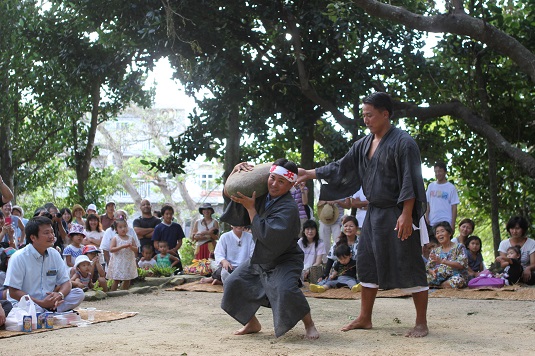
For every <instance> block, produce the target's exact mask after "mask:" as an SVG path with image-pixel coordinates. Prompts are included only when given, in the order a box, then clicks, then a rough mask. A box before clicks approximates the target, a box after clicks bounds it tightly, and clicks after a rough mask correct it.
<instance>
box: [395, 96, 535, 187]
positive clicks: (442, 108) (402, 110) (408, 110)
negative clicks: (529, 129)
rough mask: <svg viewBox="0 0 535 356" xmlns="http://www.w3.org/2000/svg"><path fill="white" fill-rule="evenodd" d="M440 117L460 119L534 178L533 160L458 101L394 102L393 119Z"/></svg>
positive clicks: (534, 167)
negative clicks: (435, 102)
mask: <svg viewBox="0 0 535 356" xmlns="http://www.w3.org/2000/svg"><path fill="white" fill-rule="evenodd" d="M441 116H452V117H456V118H460V119H462V120H463V121H464V122H465V123H466V124H467V125H468V127H470V129H472V131H474V132H475V133H477V134H479V135H480V136H481V137H484V138H486V139H487V140H488V141H489V142H490V143H491V144H492V145H493V146H494V147H496V149H498V150H499V151H501V152H503V153H505V154H506V155H507V156H508V157H509V158H511V159H512V160H513V161H514V162H516V163H517V164H518V165H519V166H520V167H521V168H522V169H523V170H524V171H525V172H526V173H527V174H528V175H529V176H530V177H532V178H535V158H533V157H532V156H531V155H530V154H528V153H526V152H524V151H522V150H521V149H519V148H517V147H515V146H513V145H512V144H511V143H509V141H507V140H506V139H505V138H504V137H503V136H502V135H501V134H500V133H499V132H498V131H497V130H496V129H495V128H494V127H492V126H490V125H489V124H488V123H487V121H486V120H485V119H483V118H482V117H480V116H478V115H476V114H474V113H473V112H472V110H471V109H470V108H468V107H466V106H464V105H463V104H462V103H461V102H459V101H453V102H450V103H443V104H438V105H431V106H429V107H418V106H417V105H415V104H412V103H401V102H396V103H395V105H394V115H393V118H394V119H395V118H400V117H414V118H418V119H430V118H437V117H441Z"/></svg>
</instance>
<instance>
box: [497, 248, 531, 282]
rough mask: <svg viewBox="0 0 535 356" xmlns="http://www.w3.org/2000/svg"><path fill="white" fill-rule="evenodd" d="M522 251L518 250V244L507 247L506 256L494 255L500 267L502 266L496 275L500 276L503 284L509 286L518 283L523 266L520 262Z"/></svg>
mask: <svg viewBox="0 0 535 356" xmlns="http://www.w3.org/2000/svg"><path fill="white" fill-rule="evenodd" d="M521 254H522V252H521V251H520V246H518V245H517V246H511V247H509V248H508V249H507V255H506V257H502V256H498V257H496V262H498V263H499V264H500V267H501V268H503V271H501V273H499V274H497V275H496V277H500V278H501V279H503V280H504V281H505V284H506V285H508V286H510V285H513V284H516V283H518V281H519V280H520V278H521V277H522V273H523V272H524V268H523V267H522V265H521V264H520V256H521Z"/></svg>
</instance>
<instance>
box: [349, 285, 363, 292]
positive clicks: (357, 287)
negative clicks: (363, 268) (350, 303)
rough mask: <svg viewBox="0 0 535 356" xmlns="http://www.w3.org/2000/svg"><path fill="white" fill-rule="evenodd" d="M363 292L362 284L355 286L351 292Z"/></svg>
mask: <svg viewBox="0 0 535 356" xmlns="http://www.w3.org/2000/svg"><path fill="white" fill-rule="evenodd" d="M361 290H362V286H361V285H360V283H359V284H355V285H354V286H353V288H351V291H352V292H353V293H356V292H360V291H361Z"/></svg>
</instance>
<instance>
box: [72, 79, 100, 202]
mask: <svg viewBox="0 0 535 356" xmlns="http://www.w3.org/2000/svg"><path fill="white" fill-rule="evenodd" d="M92 85H93V87H92V89H91V122H90V124H89V131H88V133H87V142H86V146H85V148H84V150H83V151H81V152H79V153H78V154H77V156H78V157H77V160H76V178H77V179H78V182H77V184H78V185H77V192H78V197H79V198H80V202H81V203H83V204H87V203H89V202H87V201H86V198H85V187H86V184H87V181H88V180H89V170H90V168H91V160H92V158H93V148H94V147H95V136H96V133H97V126H98V115H99V104H100V78H96V79H95V80H94V81H93V83H92Z"/></svg>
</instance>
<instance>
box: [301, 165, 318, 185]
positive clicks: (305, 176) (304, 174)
mask: <svg viewBox="0 0 535 356" xmlns="http://www.w3.org/2000/svg"><path fill="white" fill-rule="evenodd" d="M298 172H299V174H298V176H297V184H300V183H302V182H306V181H307V180H309V179H316V170H315V169H304V168H299V170H298Z"/></svg>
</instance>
